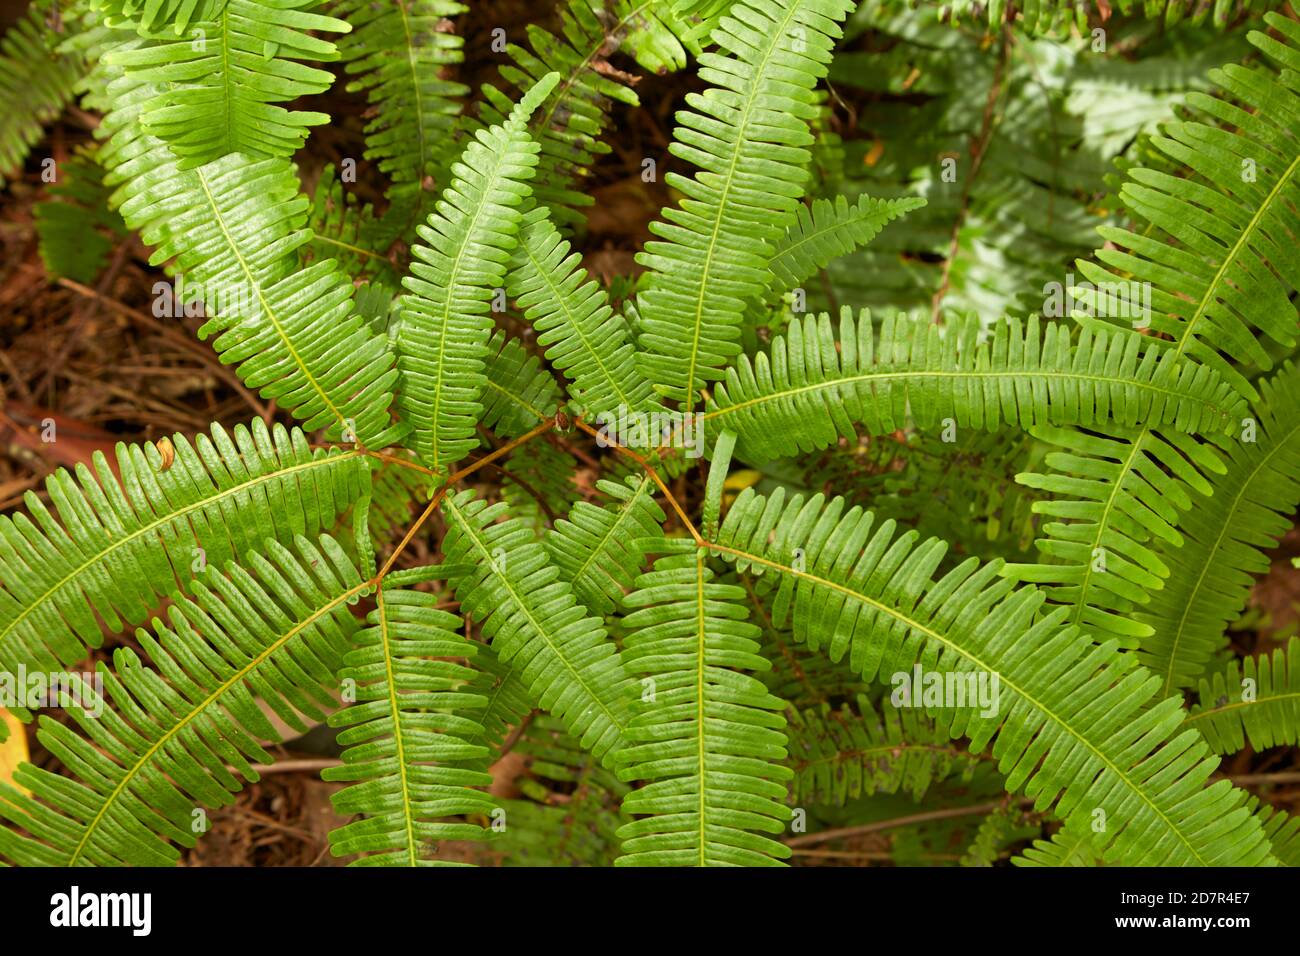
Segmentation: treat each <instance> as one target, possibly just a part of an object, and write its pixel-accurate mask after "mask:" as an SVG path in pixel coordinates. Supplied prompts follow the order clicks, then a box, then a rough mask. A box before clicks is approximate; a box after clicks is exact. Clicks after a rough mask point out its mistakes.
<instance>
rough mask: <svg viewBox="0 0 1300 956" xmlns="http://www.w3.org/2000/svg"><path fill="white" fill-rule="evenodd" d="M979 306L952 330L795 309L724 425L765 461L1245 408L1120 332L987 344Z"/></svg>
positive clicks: (721, 396)
mask: <svg viewBox="0 0 1300 956" xmlns="http://www.w3.org/2000/svg"><path fill="white" fill-rule="evenodd" d="M979 333H980V327H979V322H978V321H977V320H976V319H975V318H974V317H973V316H968V317H966V318H963V319H956V320H955V321H952V322H950V323H949V325H948V326H947V327H940V326H936V325H932V324H931V323H930V322H929V320H928V317H916V318H911V319H909V318H908V317H906V316H901V315H900V316H898V317H897V318H894V317H890V316H886V317H885V319H884V321H883V322H882V323H881V326H880V330H879V332H878V333H877V332H876V331H875V330H874V329H873V327H872V321H871V314H870V312H869V311H867V310H863V311H862V312H861V313H860V314H859V316H858V318H857V319H856V320H855V319H854V317H853V313H852V310H850V309H849V308H847V307H845V308H843V309H841V311H840V322H839V337H838V339H836V337H835V335H834V332H833V326H832V324H831V319H830V316H828V315H826V314H825V313H823V314H821V315H820V316H817V317H815V318H813V317H809V318H806V319H799V318H795V319H793V320H792V321H791V323H790V328H789V331H788V332H787V333H786V334H785V335H784V336H779V337H777V338H776V339H774V340H773V342H772V345H771V348H770V353H766V354H765V353H762V352H760V353H759V354H758V355H756V356H755V357H754V358H753V359H752V360H751V359H749V358H748V357H744V358H741V359H740V361H739V362H737V363H736V365H734V366H733V367H732V368H729V369H728V370H727V373H726V380H725V382H723V383H722V384H720V385H719V386H718V387H717V389H716V390H715V392H714V395H713V397H712V398H711V399H710V401H709V404H708V409H707V411H706V412H705V414H704V421H705V423H706V425H707V426H708V429H709V433H710V434H716V432H717V430H719V429H722V428H727V429H731V430H733V431H735V432H736V433H737V434H738V435H739V438H740V443H741V446H742V447H743V448H745V449H746V450H747V451H748V452H749V453H750V454H751V455H754V456H756V457H758V458H760V459H766V458H780V457H788V456H791V455H795V454H798V453H799V452H801V451H810V450H813V449H816V448H823V447H826V446H828V445H831V444H834V443H835V442H836V441H837V440H838V439H839V438H841V437H846V438H854V437H856V435H857V431H856V426H858V425H862V426H864V428H865V430H866V432H867V433H868V434H871V435H881V434H886V433H888V432H892V431H894V430H895V429H898V428H901V427H903V426H904V425H905V424H906V423H907V422H908V421H909V420H910V421H912V422H914V423H915V425H916V426H917V427H918V428H921V429H928V428H935V427H937V426H938V425H939V424H940V423H941V422H942V420H943V419H945V418H951V419H952V420H953V421H954V423H955V425H956V426H957V427H959V428H977V429H988V430H992V429H994V428H996V427H997V426H998V425H1000V424H1002V423H1003V422H1007V423H1010V424H1014V425H1019V426H1021V427H1026V428H1027V427H1029V426H1032V425H1035V424H1046V423H1053V424H1066V423H1069V424H1085V425H1093V424H1099V423H1105V422H1115V423H1117V424H1122V425H1133V424H1136V423H1138V422H1152V423H1157V424H1170V425H1174V426H1176V427H1177V428H1179V429H1182V430H1187V431H1198V430H1210V431H1215V430H1222V429H1224V428H1226V427H1227V426H1228V423H1229V415H1230V414H1235V413H1236V412H1237V411H1238V410H1240V409H1241V408H1242V407H1243V402H1242V400H1241V399H1240V397H1239V396H1237V395H1236V393H1235V392H1233V390H1232V388H1231V387H1230V386H1228V385H1227V384H1226V383H1224V382H1222V381H1221V380H1220V379H1219V376H1217V375H1216V374H1215V373H1213V372H1212V371H1210V370H1209V369H1207V368H1204V367H1201V366H1198V365H1196V364H1194V363H1191V362H1180V361H1179V360H1178V359H1176V358H1175V356H1173V355H1172V354H1168V353H1166V352H1164V351H1163V350H1161V349H1158V348H1157V347H1155V346H1153V345H1151V344H1149V343H1148V342H1146V341H1145V340H1144V339H1143V337H1141V336H1138V335H1136V334H1133V333H1130V332H1122V331H1116V330H1114V329H1110V330H1104V329H1098V330H1097V331H1096V332H1093V331H1092V330H1090V329H1085V330H1083V333H1082V334H1081V336H1080V338H1079V340H1078V341H1077V342H1071V340H1070V331H1069V328H1068V327H1067V326H1063V325H1059V324H1054V323H1049V324H1047V326H1046V328H1042V327H1041V325H1040V322H1039V320H1038V319H1037V317H1031V318H1030V319H1029V321H1028V322H1027V323H1026V324H1025V325H1024V326H1022V325H1021V323H1020V321H1019V320H1017V319H1006V320H1004V321H1002V322H999V323H997V324H996V325H994V327H993V330H992V335H991V336H990V337H989V338H987V339H985V340H984V341H982V342H981V341H980V335H979Z"/></svg>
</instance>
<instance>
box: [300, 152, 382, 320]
mask: <svg viewBox="0 0 1300 956" xmlns="http://www.w3.org/2000/svg"><path fill="white" fill-rule="evenodd" d="M307 228H308V229H310V230H311V242H310V243H308V244H307V245H306V246H305V247H303V259H304V261H305V262H306V263H311V262H315V261H317V260H320V259H330V258H333V259H335V260H337V261H338V264H339V268H340V269H342V270H343V272H344V273H345V274H346V275H348V276H351V277H352V280H353V281H354V282H356V281H357V280H361V279H369V280H370V284H371V285H372V286H373V285H375V284H377V283H378V284H382V285H383V286H384V287H385V288H391V289H393V290H396V288H397V285H398V279H399V277H398V275H397V272H396V270H395V269H394V267H393V263H392V262H391V261H389V259H388V258H387V257H386V255H385V253H386V252H387V251H388V247H389V246H390V245H391V244H392V242H391V239H390V238H389V237H388V236H387V235H386V232H385V225H384V223H383V219H382V217H376V215H375V210H374V207H373V206H371V205H370V203H363V202H361V201H360V200H358V199H357V196H356V193H355V192H353V191H352V190H350V189H345V188H344V184H343V183H342V182H341V181H340V180H339V179H338V176H337V173H336V171H335V169H334V166H333V164H328V165H326V166H325V167H324V168H323V169H322V170H321V173H320V178H319V179H318V180H316V188H315V189H313V190H312V191H311V208H310V209H309V210H308V213H307ZM358 296H360V292H359V291H358ZM391 300H392V296H391V295H390V296H389V303H391ZM386 304H387V303H386ZM357 310H358V311H360V312H362V314H363V315H364V310H363V309H362V307H361V304H360V302H358V305H357Z"/></svg>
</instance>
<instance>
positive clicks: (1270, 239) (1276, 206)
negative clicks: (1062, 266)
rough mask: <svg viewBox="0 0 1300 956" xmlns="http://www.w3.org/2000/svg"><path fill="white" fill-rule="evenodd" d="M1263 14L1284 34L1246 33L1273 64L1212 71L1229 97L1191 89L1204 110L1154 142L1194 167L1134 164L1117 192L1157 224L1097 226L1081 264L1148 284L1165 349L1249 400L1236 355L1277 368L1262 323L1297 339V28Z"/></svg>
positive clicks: (1102, 314)
mask: <svg viewBox="0 0 1300 956" xmlns="http://www.w3.org/2000/svg"><path fill="white" fill-rule="evenodd" d="M1265 22H1266V23H1267V24H1268V25H1269V26H1271V27H1273V28H1274V29H1275V30H1277V32H1278V33H1279V34H1281V38H1280V39H1274V38H1272V37H1269V36H1267V35H1265V34H1263V33H1259V32H1253V31H1252V32H1251V33H1250V35H1249V39H1250V42H1251V43H1252V44H1254V46H1256V47H1257V48H1258V49H1259V50H1260V51H1261V52H1262V53H1263V54H1264V55H1265V56H1266V57H1267V58H1268V59H1270V60H1273V61H1274V63H1275V64H1276V67H1275V68H1274V67H1270V66H1269V65H1266V64H1261V65H1258V66H1254V67H1244V66H1238V65H1235V64H1232V65H1228V66H1226V67H1224V68H1223V69H1222V70H1216V71H1214V73H1213V74H1212V78H1213V79H1214V81H1215V82H1216V83H1217V84H1218V86H1219V87H1220V88H1221V89H1222V91H1223V95H1220V96H1211V95H1209V94H1205V93H1201V92H1196V91H1194V92H1191V93H1189V94H1188V96H1187V103H1188V105H1189V106H1190V107H1191V108H1192V109H1193V110H1194V111H1195V112H1196V114H1198V116H1199V118H1198V119H1195V120H1188V121H1186V122H1179V123H1171V124H1169V125H1168V126H1167V127H1166V128H1165V135H1163V136H1156V137H1153V138H1152V143H1153V144H1154V145H1155V147H1156V148H1157V149H1159V150H1160V151H1161V152H1162V153H1164V154H1165V155H1167V156H1168V157H1169V158H1170V159H1172V160H1173V161H1174V162H1175V163H1177V164H1179V165H1182V166H1185V167H1186V168H1187V171H1188V173H1190V175H1188V176H1174V175H1170V174H1169V173H1167V172H1164V171H1161V170H1156V169H1145V168H1136V169H1132V170H1130V171H1129V174H1128V181H1127V182H1126V183H1125V184H1124V186H1123V188H1122V189H1121V191H1120V197H1121V198H1122V199H1123V200H1124V203H1125V204H1126V205H1127V206H1128V207H1129V209H1130V210H1132V211H1133V212H1134V213H1135V214H1136V215H1137V216H1139V217H1140V218H1141V219H1143V220H1145V221H1146V222H1148V223H1149V224H1150V225H1149V226H1148V227H1147V228H1146V229H1145V230H1144V231H1143V232H1141V233H1140V234H1139V233H1138V232H1134V231H1131V230H1127V229H1118V228H1109V227H1103V228H1101V229H1099V232H1100V234H1101V236H1102V238H1104V239H1106V240H1107V247H1106V248H1102V249H1098V250H1097V252H1096V258H1097V259H1098V260H1099V262H1100V263H1102V265H1097V264H1094V263H1091V262H1087V261H1080V262H1079V263H1078V268H1079V271H1080V272H1081V273H1083V275H1084V276H1086V277H1087V278H1088V279H1090V280H1092V282H1093V283H1096V284H1100V283H1113V282H1117V281H1132V280H1138V281H1143V282H1149V283H1151V284H1152V285H1153V286H1154V288H1155V291H1154V293H1153V295H1152V306H1153V309H1152V311H1153V317H1152V319H1151V328H1152V329H1154V330H1155V331H1157V332H1164V333H1167V334H1168V335H1170V336H1171V337H1172V339H1173V344H1172V346H1166V347H1172V349H1173V351H1174V352H1175V353H1176V354H1178V355H1183V354H1186V355H1189V356H1191V357H1193V358H1195V359H1196V360H1197V361H1199V362H1202V363H1203V364H1205V365H1207V366H1209V367H1211V368H1215V369H1217V370H1219V371H1220V372H1222V373H1223V375H1224V377H1225V378H1226V379H1227V380H1228V381H1229V382H1231V383H1232V384H1233V385H1234V387H1236V388H1238V389H1239V390H1240V391H1241V392H1242V393H1243V394H1245V395H1248V396H1250V397H1252V398H1253V397H1255V393H1254V389H1253V388H1252V387H1251V385H1250V383H1249V381H1248V380H1247V379H1246V378H1245V376H1244V375H1243V374H1242V373H1241V372H1239V371H1238V370H1237V369H1236V368H1235V367H1234V366H1233V364H1232V363H1233V362H1239V363H1242V364H1243V365H1246V366H1249V367H1253V368H1259V369H1268V368H1270V367H1271V366H1272V360H1271V359H1270V357H1269V354H1268V352H1267V351H1266V350H1265V348H1264V346H1263V345H1262V344H1261V343H1260V342H1259V341H1257V339H1256V335H1255V333H1256V331H1258V332H1261V333H1263V334H1264V335H1266V336H1268V337H1269V338H1271V339H1273V340H1274V341H1276V342H1278V343H1280V344H1282V345H1283V346H1285V347H1287V348H1290V347H1293V346H1294V345H1295V344H1296V340H1297V337H1296V328H1297V318H1296V304H1295V302H1293V301H1292V296H1293V294H1294V293H1295V291H1296V290H1300V251H1297V248H1296V244H1295V238H1294V236H1295V209H1296V208H1297V206H1300V131H1298V130H1300V91H1297V90H1295V89H1294V83H1293V82H1292V80H1291V78H1292V77H1293V75H1294V71H1295V70H1297V69H1300V24H1297V23H1295V22H1294V21H1292V20H1288V19H1286V18H1285V17H1282V16H1281V15H1279V14H1276V13H1269V14H1267V15H1266V16H1265ZM1279 70H1280V71H1281V72H1278V71H1279ZM1230 98H1231V99H1230ZM1234 100H1235V102H1234ZM1112 246H1113V247H1114V248H1112ZM1106 266H1109V267H1110V270H1115V271H1113V272H1112V271H1110V270H1108V269H1107V268H1105V267H1106ZM1117 273H1123V275H1124V278H1123V279H1122V280H1121V279H1120V276H1119V275H1118V274H1117ZM1081 298H1082V299H1083V300H1084V301H1085V303H1086V304H1087V305H1088V306H1089V307H1091V309H1092V310H1093V314H1094V315H1096V316H1097V317H1098V318H1096V319H1086V320H1085V321H1102V322H1105V321H1108V320H1111V321H1113V319H1112V318H1111V316H1110V315H1109V312H1108V310H1109V303H1108V301H1107V297H1106V296H1099V295H1096V294H1091V295H1085V296H1081Z"/></svg>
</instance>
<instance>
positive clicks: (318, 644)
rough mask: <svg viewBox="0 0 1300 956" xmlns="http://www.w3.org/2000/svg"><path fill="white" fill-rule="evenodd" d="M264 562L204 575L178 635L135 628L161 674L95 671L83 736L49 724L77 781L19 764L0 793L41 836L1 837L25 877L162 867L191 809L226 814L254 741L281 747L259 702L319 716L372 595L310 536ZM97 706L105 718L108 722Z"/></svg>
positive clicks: (190, 825) (122, 664)
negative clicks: (356, 611)
mask: <svg viewBox="0 0 1300 956" xmlns="http://www.w3.org/2000/svg"><path fill="white" fill-rule="evenodd" d="M266 548H267V554H268V555H269V560H268V558H266V557H263V556H262V555H260V554H256V553H255V554H252V555H250V556H249V557H248V559H247V562H248V567H249V569H250V570H247V571H246V570H244V569H243V568H241V567H239V566H238V565H235V564H233V563H231V564H229V565H227V567H226V575H224V576H223V575H222V574H220V573H218V572H217V570H216V569H215V568H209V569H208V573H207V576H206V578H205V579H203V580H200V581H196V582H195V583H194V585H193V597H192V598H179V596H178V598H179V599H178V601H177V603H176V604H174V605H173V606H172V607H171V608H170V609H169V611H168V621H169V622H170V626H168V625H167V624H163V623H162V622H161V621H158V620H155V621H154V622H153V634H150V633H149V632H147V631H145V630H143V629H142V630H140V631H138V632H137V637H138V639H139V641H140V644H141V646H142V647H143V648H144V649H145V651H146V653H148V655H149V657H150V659H151V660H152V661H153V662H154V664H155V666H156V667H157V670H152V669H150V668H148V667H145V666H144V665H143V664H142V663H141V661H140V659H139V657H138V656H137V655H136V653H135V652H134V651H133V650H131V649H129V648H122V649H119V650H118V651H117V652H116V654H115V655H114V664H115V667H114V669H113V670H112V671H110V670H109V668H108V667H107V666H106V665H104V664H100V666H99V671H98V674H99V675H102V677H103V682H104V687H105V688H106V690H107V693H108V701H111V703H112V705H113V706H112V707H109V706H108V705H107V702H106V701H105V700H104V699H103V698H101V697H99V696H97V695H96V693H95V691H96V688H95V687H93V686H92V685H90V684H89V683H85V682H83V683H82V688H83V690H82V699H83V701H84V702H85V703H84V704H83V706H72V707H69V708H68V712H69V713H70V714H71V715H72V718H73V720H74V721H75V722H76V724H77V725H78V726H80V728H81V730H82V732H83V733H84V735H85V736H81V735H79V734H77V733H76V732H75V731H74V730H73V729H72V728H71V727H69V726H66V725H64V724H60V723H58V722H57V721H54V720H51V719H50V718H48V717H46V718H42V720H41V730H40V732H39V733H38V734H37V737H38V739H39V740H40V741H41V743H42V744H43V745H44V746H45V747H46V748H47V749H48V750H49V751H50V752H51V753H52V754H54V755H55V756H56V757H57V758H58V759H59V761H60V762H61V763H62V764H63V766H64V767H66V768H67V769H68V770H69V771H70V772H71V774H72V775H73V776H74V777H75V778H76V779H72V778H69V777H65V776H61V775H59V774H55V773H51V772H50V771H47V770H43V769H41V768H38V767H34V766H32V765H30V764H24V765H22V766H21V767H20V768H19V769H18V771H17V773H16V774H15V775H14V780H15V782H16V783H17V784H18V785H19V786H22V787H25V788H27V789H28V790H29V791H31V793H32V794H33V796H32V797H28V796H26V795H25V794H22V793H21V792H19V791H18V790H16V789H15V788H13V787H10V786H8V785H0V817H2V818H4V819H6V820H8V821H9V823H10V824H12V825H13V826H15V827H21V828H22V829H23V830H25V831H26V832H27V833H28V834H30V836H23V835H20V834H18V833H17V832H15V831H14V830H12V829H7V828H0V856H5V857H7V858H9V859H10V860H12V861H13V862H14V863H17V864H19V865H23V866H52V865H53V866H77V865H83V866H84V865H87V864H90V865H96V866H122V865H132V866H166V865H170V864H172V863H175V862H176V859H177V857H178V856H179V854H178V852H177V850H176V849H175V847H174V846H172V845H171V844H172V843H179V844H181V845H182V846H193V845H194V842H195V840H194V834H195V833H196V832H202V829H203V828H202V827H200V828H199V829H197V830H196V829H194V825H195V821H196V819H197V820H201V819H203V818H202V817H196V816H195V812H194V805H195V804H196V803H197V804H202V805H203V806H205V807H220V806H225V805H227V804H229V803H231V802H232V801H231V796H230V795H231V794H232V793H234V792H236V791H238V790H239V789H240V787H241V786H242V784H241V782H240V780H239V778H238V777H236V776H235V775H234V774H233V773H231V771H230V769H228V767H227V765H230V766H231V767H233V769H234V770H235V771H236V772H237V773H239V774H240V775H241V776H242V777H243V778H244V780H246V781H249V782H252V781H256V780H257V779H258V777H257V773H256V772H255V771H254V770H253V767H252V762H261V763H270V762H271V761H272V759H273V758H272V756H271V755H270V754H269V753H267V752H266V751H265V750H264V749H263V748H262V747H261V745H260V744H259V743H258V740H271V741H277V740H278V739H279V738H278V736H277V734H276V731H275V729H274V727H273V726H272V725H271V723H270V721H269V720H268V718H267V716H266V714H264V713H263V712H262V710H261V709H260V708H259V706H258V703H257V698H261V700H262V701H263V702H265V704H266V705H267V706H269V707H270V708H271V709H272V710H273V711H274V712H275V714H276V715H278V716H279V717H280V718H281V719H283V720H284V721H285V722H286V723H287V724H288V725H289V726H291V727H293V728H295V729H296V730H298V731H299V732H305V731H306V729H307V728H306V725H305V724H304V723H303V721H302V719H301V717H300V716H299V715H302V716H303V717H307V718H309V719H311V720H313V721H320V720H323V719H324V712H323V711H324V709H325V708H328V707H330V706H332V704H333V701H332V699H331V697H330V695H329V693H327V692H326V691H325V690H324V689H323V688H325V687H329V686H332V685H333V684H334V669H335V667H337V665H338V662H339V660H340V659H341V658H342V656H343V653H344V651H345V649H346V646H347V640H348V636H349V634H351V632H352V631H353V630H354V628H355V626H356V621H355V619H354V618H353V617H352V615H351V613H350V612H349V610H348V604H349V602H351V601H353V600H355V599H356V598H357V597H358V596H359V595H361V594H362V592H364V591H365V590H366V589H367V588H368V587H369V585H368V584H367V582H365V581H362V580H361V576H360V574H359V573H358V572H357V570H356V568H355V567H353V566H352V565H351V564H350V563H349V562H348V560H347V558H346V557H345V556H344V554H343V551H342V549H341V548H340V547H339V546H338V544H337V543H335V542H334V541H333V540H332V539H331V538H329V537H328V536H324V537H322V538H321V539H320V543H319V546H317V545H314V544H312V543H310V542H309V541H307V539H306V538H303V537H299V538H298V539H297V541H296V544H295V549H296V553H294V552H290V551H289V550H288V549H286V548H284V547H283V546H281V545H280V544H278V543H276V542H274V541H268V542H267V544H266ZM101 709H102V713H97V711H99V710H101Z"/></svg>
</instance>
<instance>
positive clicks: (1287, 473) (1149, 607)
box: [1136, 364, 1300, 693]
mask: <svg viewBox="0 0 1300 956" xmlns="http://www.w3.org/2000/svg"><path fill="white" fill-rule="evenodd" d="M1259 391H1260V401H1259V403H1258V412H1257V414H1258V416H1259V418H1258V420H1256V419H1254V418H1249V419H1246V420H1245V421H1243V422H1242V429H1240V430H1238V434H1237V435H1235V436H1233V437H1234V438H1235V439H1236V440H1235V441H1233V442H1232V447H1231V454H1229V455H1227V456H1226V457H1227V470H1226V472H1224V473H1223V474H1221V475H1219V474H1216V475H1212V476H1211V477H1210V484H1211V486H1212V488H1213V494H1212V495H1211V497H1210V498H1209V500H1203V499H1202V500H1198V501H1196V502H1195V503H1194V504H1193V506H1192V507H1191V508H1190V509H1187V510H1186V511H1185V512H1183V513H1180V514H1179V516H1178V517H1179V525H1178V527H1179V532H1180V538H1181V542H1182V545H1181V547H1179V548H1177V549H1175V548H1173V547H1172V546H1170V545H1169V543H1167V542H1166V541H1165V540H1164V539H1159V540H1158V541H1157V542H1156V557H1157V559H1158V560H1159V562H1160V565H1163V566H1164V567H1166V568H1169V569H1170V574H1169V576H1168V578H1167V579H1165V580H1164V582H1163V585H1164V586H1163V587H1161V588H1158V589H1157V590H1154V591H1153V592H1152V593H1151V601H1150V603H1149V604H1146V605H1145V606H1143V607H1142V608H1141V610H1140V612H1139V613H1138V614H1137V615H1136V619H1137V620H1138V621H1140V622H1142V623H1145V624H1147V625H1148V626H1149V627H1150V628H1151V630H1152V633H1151V634H1150V635H1149V636H1147V637H1144V638H1143V639H1142V642H1141V645H1140V646H1139V648H1138V659H1139V660H1140V661H1142V663H1143V665H1144V666H1145V667H1148V668H1149V669H1151V670H1152V671H1154V672H1155V673H1157V674H1159V675H1161V677H1163V678H1164V686H1165V692H1166V693H1171V692H1173V691H1175V690H1177V689H1179V688H1182V687H1189V686H1191V685H1192V684H1193V683H1194V682H1195V680H1196V679H1197V677H1199V676H1200V675H1201V673H1202V672H1203V671H1204V670H1205V667H1206V665H1207V664H1208V663H1209V661H1210V659H1211V658H1212V657H1213V656H1214V654H1215V653H1216V652H1217V651H1219V650H1220V649H1221V648H1222V647H1223V646H1224V645H1225V644H1226V637H1225V635H1226V632H1227V627H1228V624H1229V623H1231V622H1232V620H1233V619H1234V618H1236V616H1237V615H1238V614H1239V613H1240V612H1241V609H1242V608H1243V607H1245V605H1246V597H1247V595H1248V594H1249V592H1250V588H1251V586H1252V585H1253V584H1254V578H1255V575H1258V574H1261V573H1264V572H1266V571H1267V570H1268V567H1269V559H1268V556H1267V555H1266V553H1265V552H1267V551H1269V550H1271V549H1273V548H1275V547H1276V546H1277V543H1278V541H1279V540H1280V539H1281V537H1282V536H1283V535H1284V534H1285V533H1286V531H1287V530H1288V529H1289V528H1290V527H1291V520H1290V516H1291V515H1292V514H1293V513H1294V512H1295V509H1296V505H1297V504H1300V418H1298V417H1297V416H1296V414H1295V409H1296V408H1298V407H1300V367H1297V366H1296V365H1293V364H1290V365H1287V366H1286V367H1284V368H1283V369H1282V370H1281V371H1279V372H1278V374H1277V375H1275V376H1274V377H1273V378H1271V379H1268V380H1265V381H1263V382H1262V383H1261V384H1260V386H1259Z"/></svg>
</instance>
